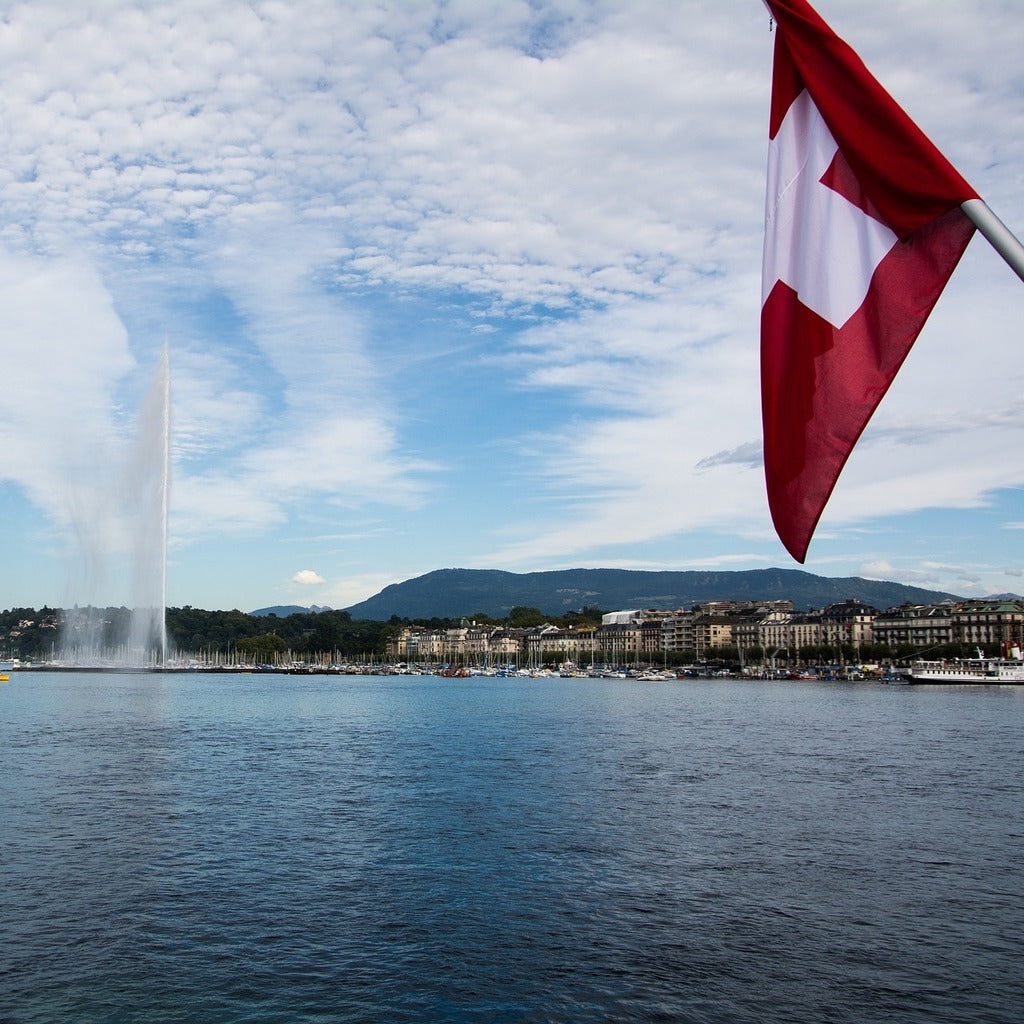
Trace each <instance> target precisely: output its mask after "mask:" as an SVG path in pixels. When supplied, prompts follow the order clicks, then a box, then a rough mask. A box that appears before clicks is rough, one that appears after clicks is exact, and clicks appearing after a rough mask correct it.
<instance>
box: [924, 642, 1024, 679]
mask: <svg viewBox="0 0 1024 1024" xmlns="http://www.w3.org/2000/svg"><path fill="white" fill-rule="evenodd" d="M907 682H909V683H983V684H989V685H994V684H1002V683H1024V657H1022V654H1021V649H1020V645H1019V644H1012V645H1004V647H1003V655H1002V657H999V658H987V657H985V655H984V654H982V653H981V650H980V649H979V650H978V656H977V657H976V658H957V659H955V660H954V661H924V660H918V661H915V662H914V663H913V664H912V665H911V666H910V672H909V673H908V674H907Z"/></svg>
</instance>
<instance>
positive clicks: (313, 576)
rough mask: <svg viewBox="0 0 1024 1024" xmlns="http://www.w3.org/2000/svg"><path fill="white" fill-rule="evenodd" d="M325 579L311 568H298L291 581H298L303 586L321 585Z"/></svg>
mask: <svg viewBox="0 0 1024 1024" xmlns="http://www.w3.org/2000/svg"><path fill="white" fill-rule="evenodd" d="M326 582H327V580H325V579H324V578H323V576H321V575H320V574H319V573H317V572H314V571H313V570H312V569H300V570H299V571H298V572H297V573H296V574H295V575H294V576H293V577H292V583H298V584H300V585H301V586H304V587H321V586H323V585H324V584H325V583H326Z"/></svg>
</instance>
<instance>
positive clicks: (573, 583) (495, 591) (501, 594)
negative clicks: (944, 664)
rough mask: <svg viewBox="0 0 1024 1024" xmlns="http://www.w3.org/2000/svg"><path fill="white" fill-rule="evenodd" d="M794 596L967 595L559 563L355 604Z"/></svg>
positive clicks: (436, 577)
mask: <svg viewBox="0 0 1024 1024" xmlns="http://www.w3.org/2000/svg"><path fill="white" fill-rule="evenodd" d="M781 599H787V600H790V601H792V602H793V608H794V610H796V611H810V610H812V609H817V608H823V607H825V605H828V604H835V603H837V602H840V601H846V600H858V601H861V602H863V603H864V604H868V605H871V606H873V607H875V608H878V609H880V610H884V609H886V608H893V607H896V606H898V605H901V604H907V603H910V604H938V603H941V602H942V601H958V600H964V598H963V596H962V595H957V594H951V593H948V592H946V591H939V590H927V589H924V588H922V587H912V586H908V585H906V584H903V583H892V582H887V581H884V580H867V579H863V578H862V577H859V576H847V577H829V576H816V575H814V574H813V573H809V572H806V571H804V570H802V569H779V568H771V569H746V570H714V571H704V570H642V569H554V570H545V571H541V572H529V573H513V572H507V571H505V570H503V569H457V568H456V569H434V570H433V571H431V572H428V573H425V574H423V575H422V576H416V577H414V578H412V579H408V580H405V581H404V582H402V583H393V584H391V585H389V586H387V587H385V588H384V589H383V590H381V591H380V592H379V593H377V594H375V595H374V596H373V597H370V598H367V599H366V600H365V601H360V602H358V603H357V604H354V605H350V606H349V607H348V608H346V609H345V611H347V612H349V613H350V614H351V616H352V617H353V618H354V619H374V620H384V619H389V618H391V617H392V616H398V617H399V618H407V619H430V618H454V617H460V616H472V615H474V614H476V613H483V614H486V615H489V616H491V617H493V618H506V617H507V616H508V613H509V612H510V611H511V610H512V608H514V607H517V606H526V607H530V608H539V609H540V610H541V611H542V612H544V613H545V614H547V615H564V614H566V613H567V612H570V611H577V610H579V609H581V608H584V607H596V608H600V609H602V610H603V611H615V610H619V609H626V608H640V609H648V608H654V609H662V610H666V609H673V608H683V607H687V606H689V605H693V604H702V603H705V602H707V601H768V600H781Z"/></svg>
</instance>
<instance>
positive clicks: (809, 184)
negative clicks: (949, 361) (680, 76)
mask: <svg viewBox="0 0 1024 1024" xmlns="http://www.w3.org/2000/svg"><path fill="white" fill-rule="evenodd" d="M765 2H766V5H767V6H768V8H769V10H770V11H771V14H772V16H773V18H774V19H775V23H776V26H777V30H776V35H775V65H774V74H773V80H772V102H771V126H770V132H769V138H770V142H769V151H768V190H767V202H766V210H765V245H764V266H763V279H762V306H761V415H762V423H763V430H764V465H765V480H766V483H767V488H768V504H769V507H770V508H771V513H772V520H773V521H774V523H775V529H776V530H777V532H778V535H779V538H780V539H781V540H782V543H783V544H784V545H785V546H786V548H787V550H788V551H789V552H790V554H791V555H792V556H793V557H794V558H795V559H796V560H797V561H798V562H803V561H804V558H805V557H806V555H807V547H808V545H809V544H810V541H811V536H812V534H813V533H814V529H815V527H816V526H817V524H818V519H819V518H820V516H821V513H822V510H823V509H824V507H825V503H826V502H827V501H828V499H829V496H830V495H831V493H832V489H833V488H834V487H835V484H836V481H837V480H838V478H839V473H840V472H841V470H842V468H843V465H844V464H845V463H846V460H847V458H848V457H849V455H850V452H851V451H852V450H853V446H854V445H855V444H856V442H857V439H858V438H859V437H860V435H861V432H862V431H863V430H864V427H865V426H866V425H867V422H868V420H869V419H870V418H871V414H872V413H873V412H874V411H875V408H876V407H877V405H878V403H879V402H880V401H881V399H882V396H883V395H884V394H885V392H886V390H887V389H888V387H889V385H890V384H891V383H892V380H893V378H894V377H895V376H896V372H897V371H898V370H899V368H900V366H901V365H902V363H903V360H904V359H905V358H906V356H907V353H908V352H909V351H910V347H911V346H912V345H913V343H914V341H915V340H916V338H917V336H918V334H919V333H920V331H921V328H922V327H923V326H924V323H925V320H927V318H928V314H929V313H930V312H931V310H932V307H933V306H934V305H935V303H936V301H937V300H938V298H939V295H940V294H941V293H942V289H943V288H944V287H945V285H946V282H947V281H948V280H949V277H950V275H951V274H952V273H953V270H954V269H955V267H956V265H957V263H958V261H959V260H960V257H961V256H962V255H963V252H964V249H966V247H967V243H968V242H969V241H970V239H971V235H972V234H973V232H974V225H973V224H972V223H971V221H970V220H968V218H967V216H966V215H965V214H964V213H963V212H962V211H961V209H960V205H961V204H962V203H963V202H965V201H966V200H968V199H974V198H977V194H976V193H975V191H974V190H973V189H972V188H971V186H970V185H968V184H967V182H966V181H964V179H963V178H962V177H961V176H960V175H959V174H958V173H957V171H956V170H955V169H954V168H953V167H952V165H951V164H950V163H949V162H948V161H947V160H946V158H945V157H944V156H943V155H942V154H941V153H940V152H939V151H938V150H937V149H936V148H935V147H934V146H933V145H932V143H931V142H929V140H928V139H927V138H926V137H925V135H924V134H923V133H922V132H921V130H920V129H919V128H918V127H917V125H915V124H914V122H913V121H911V120H910V118H909V117H908V116H907V115H906V114H905V113H904V111H903V110H902V109H901V108H900V107H899V106H898V105H897V103H896V102H895V100H893V98H892V97H891V96H889V94H888V93H887V92H886V91H885V90H884V89H883V88H882V87H881V86H880V85H879V84H878V82H877V81H876V80H875V79H874V78H873V77H872V76H871V73H870V72H869V71H868V70H867V68H865V67H864V65H863V63H862V62H861V60H860V58H859V57H858V56H857V55H856V54H855V53H854V52H853V50H852V49H850V47H849V46H847V45H846V43H844V42H843V41H842V40H841V39H839V38H838V37H837V36H836V35H835V33H833V32H832V30H831V29H830V28H829V27H828V25H826V24H825V22H824V21H822V19H821V18H820V17H819V16H818V14H817V13H816V12H815V11H814V10H813V9H812V8H811V7H810V5H809V4H807V3H805V2H803V0H765Z"/></svg>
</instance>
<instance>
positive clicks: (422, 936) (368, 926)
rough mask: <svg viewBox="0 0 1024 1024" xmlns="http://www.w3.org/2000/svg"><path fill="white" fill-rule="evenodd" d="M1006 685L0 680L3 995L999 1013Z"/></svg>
mask: <svg viewBox="0 0 1024 1024" xmlns="http://www.w3.org/2000/svg"><path fill="white" fill-rule="evenodd" d="M1022 753H1024V690H1022V689H1021V688H1019V687H1017V688H1013V687H925V688H921V689H917V688H910V687H893V686H885V685H881V684H877V683H873V682H860V683H856V684H847V683H841V682H832V683H820V682H797V681H789V680H772V681H756V682H748V681H743V680H735V679H727V680H667V681H658V682H644V681H641V680H635V679H591V678H558V677H555V678H545V679H530V678H508V679H501V678H489V677H475V678H468V679H459V678H456V679H442V678H437V677H434V676H372V677H370V676H358V675H354V676H349V675H345V676H321V675H311V676H305V675H296V676H292V675H271V674H268V675H259V674H253V675H249V674H245V675H240V674H217V673H203V674H188V673H175V674H160V673H104V672H92V673H86V674H79V673H74V672H63V673H48V672H45V671H39V672H31V673H23V674H22V673H16V674H13V675H12V676H11V681H10V682H7V683H4V684H2V686H0V780H2V781H0V786H2V787H3V794H4V807H5V811H4V826H3V838H4V842H3V846H2V853H0V857H2V860H0V883H2V885H0V921H2V923H3V932H4V935H5V939H4V947H5V948H4V958H5V970H4V972H3V973H2V975H0V1016H2V1018H3V1019H4V1020H5V1021H11V1022H12V1024H30V1022H31V1024H35V1022H39V1024H42V1022H46V1024H52V1022H55V1021H58V1022H59V1021H72V1020H74V1021H76V1022H78V1021H105V1022H134V1021H139V1022H141V1021H146V1022H147V1024H149V1022H179V1021H180V1022H195V1024H199V1022H203V1024H208V1022H210V1024H219V1022H239V1024H241V1022H243V1021H244V1022H248V1024H252V1022H256V1024H269V1022H275V1024H277V1022H280V1024H284V1022H289V1024H291V1022H314V1021H315V1022H318V1024H343V1022H345V1024H347V1022H367V1024H369V1022H379V1021H410V1022H412V1021H416V1022H424V1021H426V1022H446V1021H453V1022H456V1021H457V1022H481V1024H482V1022H508V1024H513V1022H515V1024H519V1022H522V1024H526V1022H543V1021H550V1022H564V1024H569V1022H591V1021H638V1022H639V1021H657V1020H664V1021H680V1022H694V1024H697V1022H701V1024H717V1022H723V1024H724V1022H747V1021H749V1022H754V1021H757V1022H779V1024H782V1022H794V1021H808V1022H810V1021H815V1022H817V1021H823V1020H828V1021H833V1022H849V1024H864V1022H874V1021H878V1022H881V1021H887V1022H891V1021H897V1022H901V1021H908V1022H909V1021H920V1022H925V1021H928V1022H929V1024H931V1022H934V1021H937V1020H941V1021H944V1022H946V1021H950V1022H957V1021H959V1022H977V1024H981V1022H986V1024H987V1022H1010V1021H1016V1020H1017V1019H1019V1006H1020V1005H1021V1004H1022V1003H1024V979H1022V977H1021V973H1020V970H1019V965H1020V962H1021V957H1022V954H1024V897H1022V895H1021V894H1022V893H1024V864H1022V861H1021V858H1020V848H1021V841H1022V825H1021V822H1022V811H1024V781H1022V780H1021V777H1020V773H1019V766H1020V763H1021V756H1022Z"/></svg>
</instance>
